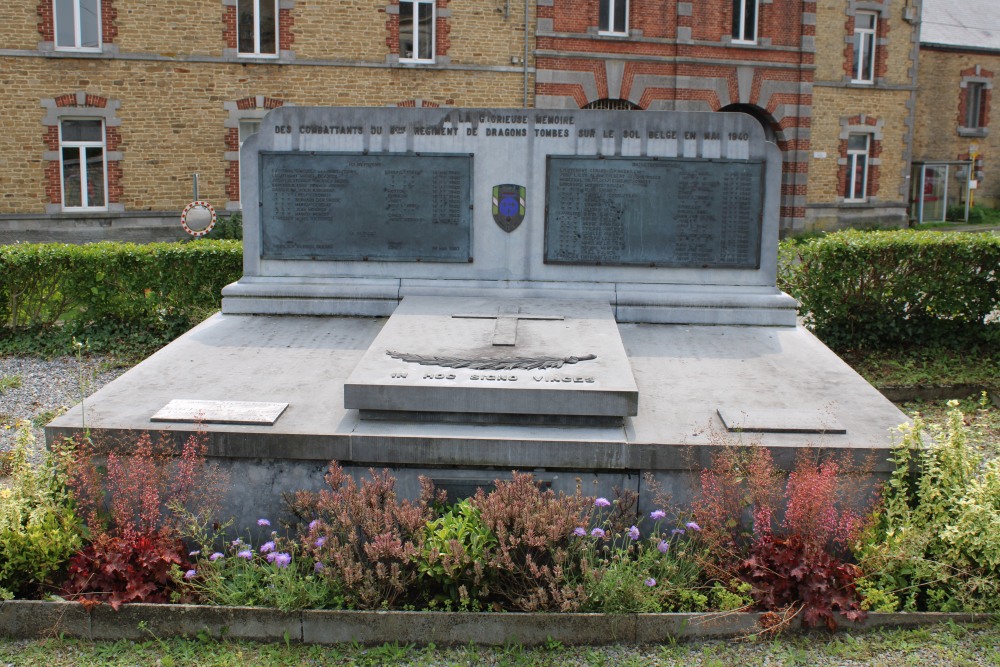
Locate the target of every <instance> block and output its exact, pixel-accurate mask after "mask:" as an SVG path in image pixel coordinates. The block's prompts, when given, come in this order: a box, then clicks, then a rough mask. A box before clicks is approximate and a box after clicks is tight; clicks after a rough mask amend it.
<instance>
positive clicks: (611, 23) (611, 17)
mask: <svg viewBox="0 0 1000 667" xmlns="http://www.w3.org/2000/svg"><path fill="white" fill-rule="evenodd" d="M600 3H601V7H605V6H607V8H608V26H607V29H605V27H604V26H602V25H600V21H601V19H600V14H598V19H597V23H598V25H597V34H599V35H615V36H617V37H621V36H623V35H624V36H627V35H628V23H629V15H628V14H629V0H600ZM622 4H624V5H625V25H624V26H622V29H621V30H615V29H614V27H615V9H616V8H617V7H619V6H620V5H622Z"/></svg>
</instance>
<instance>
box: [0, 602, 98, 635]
mask: <svg viewBox="0 0 1000 667" xmlns="http://www.w3.org/2000/svg"><path fill="white" fill-rule="evenodd" d="M0 633H2V634H4V635H7V636H10V637H15V638H22V639H29V638H34V637H59V636H66V637H77V638H80V639H90V638H91V634H90V614H89V613H87V610H86V609H84V608H83V605H81V604H78V603H76V602H42V601H37V600H17V601H11V602H0Z"/></svg>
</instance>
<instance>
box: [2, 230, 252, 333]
mask: <svg viewBox="0 0 1000 667" xmlns="http://www.w3.org/2000/svg"><path fill="white" fill-rule="evenodd" d="M242 272H243V246H242V244H241V243H240V242H238V241H208V240H199V241H194V242H190V243H151V244H144V245H138V244H133V243H109V242H106V243H93V244H87V245H67V244H54V243H53V244H15V245H7V246H0V333H5V334H6V335H7V336H8V337H9V336H11V335H14V334H18V333H21V334H23V333H24V332H25V331H26V330H27V331H30V330H36V329H46V328H51V325H54V324H56V323H57V322H59V323H62V324H63V327H62V328H63V329H66V330H72V331H74V332H77V333H79V334H80V335H85V334H86V332H87V331H88V329H95V330H96V329H101V328H103V329H105V330H107V329H108V328H109V327H115V326H119V327H120V328H124V329H128V330H132V331H137V330H142V331H150V332H154V333H160V334H164V335H166V333H167V330H170V335H176V333H179V332H182V331H183V330H184V328H185V327H187V326H190V324H192V323H194V322H197V321H198V320H199V319H200V318H201V317H203V316H204V315H205V314H206V313H207V312H209V311H211V310H215V309H218V308H219V305H220V303H221V298H222V296H221V291H222V288H223V287H224V286H225V285H227V284H229V283H231V282H233V281H234V280H237V279H239V277H240V276H241V275H242ZM178 330H179V331H178ZM175 332H176V333H175Z"/></svg>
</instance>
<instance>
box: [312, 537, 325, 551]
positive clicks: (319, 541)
mask: <svg viewBox="0 0 1000 667" xmlns="http://www.w3.org/2000/svg"><path fill="white" fill-rule="evenodd" d="M324 544H326V538H325V537H317V538H316V541H315V542H313V546H315V547H316V548H317V549H319V548H320V547H321V546H323V545H324Z"/></svg>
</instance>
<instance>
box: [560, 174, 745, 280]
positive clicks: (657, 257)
mask: <svg viewBox="0 0 1000 667" xmlns="http://www.w3.org/2000/svg"><path fill="white" fill-rule="evenodd" d="M547 165H548V169H547V183H546V186H547V191H546V213H545V261H546V263H550V264H607V265H613V266H627V265H639V266H679V267H697V268H738V269H757V268H759V267H760V239H761V225H762V217H763V184H764V172H763V169H764V165H763V163H762V162H759V161H730V160H695V159H662V158H661V159H657V158H593V157H585V158H584V157H557V156H549V157H548V160H547Z"/></svg>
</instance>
